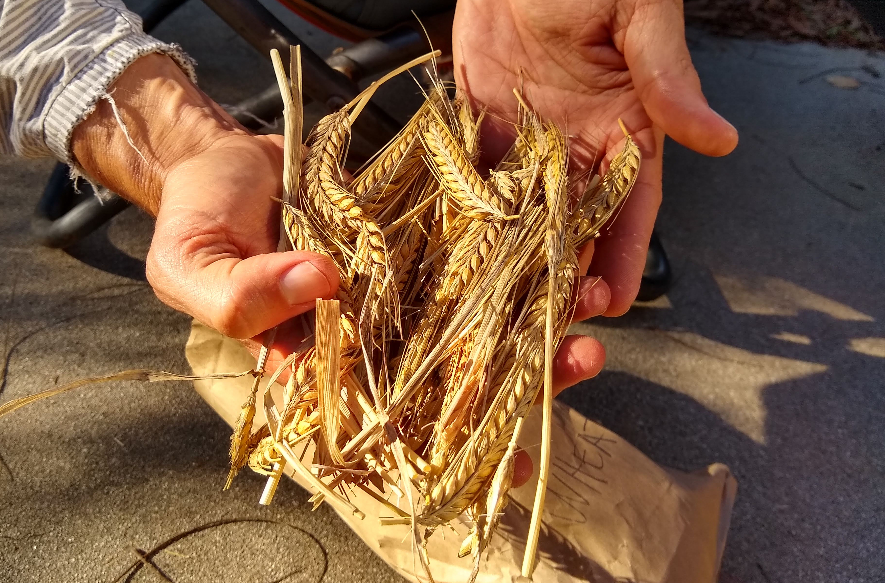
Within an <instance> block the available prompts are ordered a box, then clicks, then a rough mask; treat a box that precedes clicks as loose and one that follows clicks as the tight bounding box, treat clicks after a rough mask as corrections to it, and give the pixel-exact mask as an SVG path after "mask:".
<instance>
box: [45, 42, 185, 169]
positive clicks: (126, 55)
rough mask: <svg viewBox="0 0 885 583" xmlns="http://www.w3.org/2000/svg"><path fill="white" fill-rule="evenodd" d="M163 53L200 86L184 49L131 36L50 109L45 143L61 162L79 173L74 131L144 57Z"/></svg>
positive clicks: (89, 67) (99, 58)
mask: <svg viewBox="0 0 885 583" xmlns="http://www.w3.org/2000/svg"><path fill="white" fill-rule="evenodd" d="M151 53H161V54H164V55H167V56H169V57H171V58H172V59H173V60H174V61H175V62H176V63H177V64H178V66H179V67H181V69H182V70H183V71H184V72H185V73H186V74H187V75H188V77H190V79H191V80H192V81H193V82H194V83H196V73H195V72H194V62H193V60H191V58H190V57H188V56H187V55H186V54H185V53H184V51H182V50H181V47H179V46H178V45H175V44H168V43H163V42H160V41H158V40H157V39H155V38H153V37H150V36H148V35H146V34H144V33H137V34H132V35H129V36H127V37H125V38H122V39H119V40H117V41H115V42H114V43H113V44H111V45H109V46H108V47H107V48H105V49H104V50H103V51H102V52H101V53H99V54H98V55H97V56H96V57H95V58H94V59H92V61H90V62H89V63H88V64H87V65H86V66H85V67H83V68H82V69H81V70H80V71H79V72H78V73H77V74H76V76H75V77H74V78H73V79H71V80H70V82H68V83H67V84H66V85H65V87H64V89H63V90H62V91H61V92H60V93H59V95H58V97H56V99H55V101H54V102H53V103H52V105H51V106H50V107H49V110H48V112H47V114H46V118H45V122H44V124H45V125H44V134H45V138H44V139H45V143H46V145H47V146H48V147H49V149H50V150H51V151H52V153H53V154H54V155H55V156H56V157H57V158H58V159H59V160H63V161H64V162H66V163H67V164H69V165H71V168H72V170H73V171H74V173H77V174H79V171H80V169H79V168H78V167H77V165H76V163H75V161H74V160H73V156H72V154H71V151H70V144H71V135H72V134H73V133H74V128H75V127H77V125H78V124H79V123H80V122H81V121H83V120H84V119H86V118H87V117H88V116H89V114H90V113H92V112H93V111H94V110H95V107H96V105H97V104H98V101H99V100H100V99H102V98H103V97H105V96H106V95H107V90H108V87H110V86H111V84H112V83H113V82H114V81H116V79H117V77H119V76H120V75H121V74H122V73H123V71H124V70H126V68H127V67H128V66H129V65H131V64H132V63H133V62H135V61H136V60H137V59H139V58H140V57H143V56H145V55H148V54H151Z"/></svg>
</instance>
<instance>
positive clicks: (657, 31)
mask: <svg viewBox="0 0 885 583" xmlns="http://www.w3.org/2000/svg"><path fill="white" fill-rule="evenodd" d="M624 58H625V59H626V61H627V66H628V67H629V69H630V75H631V76H632V78H633V83H634V85H635V87H636V91H637V93H638V95H639V98H640V100H641V101H642V105H643V106H644V107H645V111H646V113H648V116H649V117H650V118H651V120H652V121H653V122H654V123H655V125H657V126H659V127H660V128H661V129H662V130H664V132H665V133H666V134H668V135H669V136H670V137H672V138H673V139H674V140H676V141H677V142H679V143H680V144H682V145H683V146H685V147H687V148H691V149H692V150H695V151H696V152H699V153H701V154H705V155H707V156H724V155H726V154H728V153H730V152H731V151H732V150H734V148H735V146H737V142H738V134H737V130H736V129H735V128H734V126H732V125H731V124H730V123H728V122H727V121H726V120H725V119H724V118H723V117H722V116H720V115H719V114H718V113H716V112H715V111H713V110H712V109H711V108H710V106H709V105H708V104H707V100H706V98H705V97H704V94H703V92H702V91H701V81H700V79H699V78H698V74H697V71H695V68H694V65H692V63H691V55H689V52H688V47H687V46H686V44H685V23H684V19H683V13H682V2H681V1H678V0H647V1H641V2H639V3H638V5H637V7H636V10H635V12H634V14H633V17H632V18H631V20H630V24H629V25H628V27H627V32H626V37H625V39H624Z"/></svg>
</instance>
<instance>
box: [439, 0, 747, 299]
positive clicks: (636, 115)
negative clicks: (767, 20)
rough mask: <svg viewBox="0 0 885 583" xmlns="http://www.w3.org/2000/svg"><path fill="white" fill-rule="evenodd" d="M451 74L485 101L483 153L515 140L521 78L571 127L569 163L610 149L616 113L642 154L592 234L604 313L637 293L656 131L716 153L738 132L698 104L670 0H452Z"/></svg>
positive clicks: (655, 175) (544, 112)
mask: <svg viewBox="0 0 885 583" xmlns="http://www.w3.org/2000/svg"><path fill="white" fill-rule="evenodd" d="M453 51H454V58H455V75H456V79H457V82H458V87H459V88H461V89H464V90H466V91H467V93H468V95H469V97H470V99H471V100H472V104H473V105H474V108H475V109H481V108H486V109H488V110H489V112H490V113H491V114H492V115H489V116H487V117H486V120H488V121H487V122H486V124H484V125H485V127H484V128H483V142H482V144H483V148H484V155H487V156H490V157H491V158H493V159H495V158H499V157H500V156H501V154H503V152H504V151H505V150H506V148H507V147H509V145H510V144H511V143H512V141H513V131H512V128H511V126H510V125H509V123H507V121H506V120H514V119H515V114H516V111H517V109H516V108H517V105H516V100H515V98H514V96H513V94H512V90H513V88H514V87H518V86H520V79H522V80H523V81H524V87H525V93H526V95H527V97H528V99H529V101H530V103H531V105H532V106H533V107H534V108H535V109H536V110H537V112H538V113H539V114H540V115H541V117H542V118H543V119H546V120H549V121H554V122H557V123H560V124H562V125H563V126H564V127H565V128H566V131H567V132H568V133H569V134H570V135H571V136H572V141H571V145H572V151H571V155H572V163H573V165H574V166H573V168H575V169H585V168H590V167H591V166H592V164H593V162H594V160H596V161H598V160H599V159H602V160H603V161H604V162H607V161H608V160H610V159H611V157H612V156H614V155H615V154H616V153H617V152H619V151H620V149H621V147H622V145H623V134H622V132H621V130H620V129H619V127H618V124H617V120H618V118H619V117H620V118H622V119H623V120H624V123H625V125H626V126H627V128H628V129H629V131H630V132H631V133H632V135H633V138H634V139H635V140H636V142H637V144H638V145H639V147H640V150H641V151H642V154H643V161H642V166H641V169H640V172H639V177H638V179H637V182H636V185H635V187H634V189H633V192H632V194H631V195H630V197H629V198H628V200H627V202H626V204H625V205H624V208H623V210H622V211H621V212H620V214H619V216H618V218H617V220H616V221H615V222H614V223H613V224H612V225H611V227H610V228H609V229H607V230H606V231H605V232H604V233H603V235H602V236H601V237H600V238H599V239H597V240H596V242H595V246H596V249H595V253H594V256H593V262H592V265H591V266H590V271H591V273H593V274H596V275H600V276H602V278H603V279H604V280H605V282H606V283H607V284H608V287H609V289H610V290H611V303H610V304H609V306H608V308H607V309H606V311H605V315H606V316H618V315H621V314H623V313H624V312H626V311H627V310H628V309H629V307H630V304H631V303H632V302H633V300H634V299H635V297H636V293H637V291H638V289H639V282H640V278H641V275H642V270H643V268H644V265H645V256H646V252H647V250H648V241H649V238H650V237H651V231H652V227H653V226H654V219H655V216H656V214H657V209H658V206H659V204H660V201H661V150H662V141H663V135H664V133H667V134H669V135H670V136H671V137H673V138H674V139H675V140H676V141H677V142H679V143H681V144H683V145H684V146H687V147H689V148H692V149H694V150H696V151H698V152H700V153H702V154H707V155H710V156H722V155H725V154H728V153H729V152H731V151H732V150H733V149H734V147H735V146H736V144H737V132H736V130H735V129H734V128H733V127H732V126H731V125H730V124H729V123H728V122H727V121H725V120H724V119H723V118H721V117H720V116H719V115H718V114H716V113H715V112H714V111H713V110H712V109H710V108H709V106H708V105H707V102H706V100H705V99H704V96H703V93H702V92H701V85H700V81H699V79H698V76H697V73H696V72H695V70H694V67H693V66H692V64H691V57H690V56H689V53H688V49H687V47H686V44H685V30H684V25H683V15H682V3H681V2H680V1H679V0H565V1H563V2H544V1H540V0H506V1H503V2H501V1H495V0H462V1H460V2H458V6H457V9H456V11H455V24H454V33H453Z"/></svg>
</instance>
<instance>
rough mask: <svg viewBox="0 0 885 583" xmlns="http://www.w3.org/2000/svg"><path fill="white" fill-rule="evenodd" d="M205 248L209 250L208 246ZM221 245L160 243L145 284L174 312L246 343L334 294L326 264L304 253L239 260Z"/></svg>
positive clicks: (331, 269)
mask: <svg viewBox="0 0 885 583" xmlns="http://www.w3.org/2000/svg"><path fill="white" fill-rule="evenodd" d="M207 243H208V244H207ZM237 255H238V254H237V253H236V251H235V250H233V249H231V248H229V247H228V246H226V245H225V244H224V243H223V242H217V244H215V245H213V244H212V241H211V240H210V241H208V242H207V241H203V240H200V239H197V240H196V241H194V239H191V240H189V241H187V242H183V243H182V244H175V245H170V244H167V243H166V242H165V240H163V238H162V237H161V239H160V241H157V237H156V236H155V240H154V243H153V244H152V245H151V252H150V253H149V254H148V266H147V274H148V281H150V283H151V285H152V286H153V287H154V290H155V291H156V293H157V296H158V297H159V298H160V299H161V300H162V301H164V302H165V303H167V304H169V305H170V306H172V307H173V308H176V309H178V310H180V311H183V312H186V313H188V314H190V315H192V316H194V317H195V318H197V319H198V320H200V321H201V322H203V323H205V324H207V325H208V326H211V327H212V328H215V329H216V330H218V331H219V332H221V333H222V334H225V335H226V336H230V337H232V338H250V337H252V336H256V335H257V334H259V333H261V332H263V331H264V330H267V329H269V328H273V327H274V326H276V325H277V324H280V323H281V322H284V321H286V320H288V319H289V318H292V317H294V316H297V315H298V314H301V313H303V312H306V311H308V310H311V309H313V308H314V306H315V304H316V299H317V298H330V297H332V296H333V294H334V293H335V291H336V290H337V288H338V271H337V269H336V268H335V266H334V265H333V264H332V262H331V260H329V259H328V258H326V257H323V256H321V255H317V254H314V253H307V252H303V251H289V252H286V253H267V254H262V255H255V256H252V257H249V258H247V259H241V258H240V257H239V256H237Z"/></svg>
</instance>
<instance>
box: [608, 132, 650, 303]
mask: <svg viewBox="0 0 885 583" xmlns="http://www.w3.org/2000/svg"><path fill="white" fill-rule="evenodd" d="M637 142H638V143H639V145H640V148H642V150H643V154H644V157H643V159H642V164H641V165H640V167H639V174H638V176H637V177H636V183H635V184H634V185H633V190H632V191H631V192H630V195H629V196H628V197H627V200H626V201H625V202H624V206H623V207H622V208H621V209H620V211H619V212H618V214H617V215H616V218H615V220H614V222H612V223H610V224H609V226H608V227H606V228H605V229H604V230H603V231H602V232H601V236H600V237H599V238H598V239H596V241H595V243H596V249H595V251H594V253H593V261H592V262H591V264H590V272H591V273H593V274H595V275H598V276H601V277H602V279H603V280H604V281H605V283H606V284H608V288H609V291H610V293H611V300H610V301H609V304H608V308H607V309H606V310H605V312H604V313H603V314H604V315H605V316H620V315H622V314H624V313H625V312H626V311H627V310H629V309H630V305H631V304H632V303H633V300H635V299H636V294H637V293H638V292H639V284H640V282H641V280H642V271H643V270H644V269H645V258H646V255H647V254H648V242H649V240H650V239H651V232H652V230H653V229H654V226H655V217H656V216H657V214H658V207H659V206H660V204H661V155H662V153H663V135H662V134H661V132H660V131H656V132H654V135H653V136H650V135H648V134H647V133H646V134H645V135H641V136H638V137H637Z"/></svg>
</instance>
